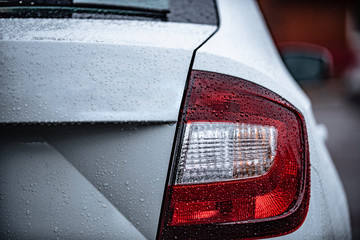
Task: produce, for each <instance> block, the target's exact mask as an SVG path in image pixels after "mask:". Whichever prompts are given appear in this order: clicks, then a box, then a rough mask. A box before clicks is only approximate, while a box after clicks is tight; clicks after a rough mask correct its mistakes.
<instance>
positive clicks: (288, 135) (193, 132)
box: [158, 71, 310, 239]
mask: <svg viewBox="0 0 360 240" xmlns="http://www.w3.org/2000/svg"><path fill="white" fill-rule="evenodd" d="M176 139H177V140H176V143H175V148H174V154H173V161H172V164H171V169H170V173H169V182H168V186H167V189H166V194H165V198H164V202H163V209H162V217H161V224H160V227H159V235H158V236H159V238H160V239H218V238H221V239H234V238H235V239H242V238H247V239H248V238H250V239H251V238H252V239H254V238H261V237H271V236H279V235H284V234H287V233H290V232H293V231H295V230H296V229H297V228H298V227H300V225H301V224H302V223H303V221H304V220H305V217H306V214H307V211H308V205H309V198H310V164H309V153H308V142H307V135H306V128H305V121H304V118H303V116H302V115H301V113H300V112H299V111H298V110H297V109H296V108H295V107H293V106H292V105H291V104H290V103H288V102H287V101H286V100H284V99H283V98H281V97H280V96H278V95H277V94H275V93H273V92H271V91H270V90H268V89H265V88H264V87H261V86H259V85H256V84H254V83H251V82H248V81H246V80H243V79H239V78H236V77H232V76H227V75H223V74H218V73H211V72H203V71H192V73H191V77H190V82H189V85H188V89H187V92H186V97H185V99H184V102H183V109H182V114H181V116H180V123H179V125H178V132H177V137H176Z"/></svg>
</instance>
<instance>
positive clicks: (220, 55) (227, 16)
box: [193, 0, 351, 239]
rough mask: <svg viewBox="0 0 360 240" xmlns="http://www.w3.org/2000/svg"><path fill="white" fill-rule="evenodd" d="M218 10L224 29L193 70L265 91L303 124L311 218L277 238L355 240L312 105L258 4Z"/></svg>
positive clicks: (223, 2)
mask: <svg viewBox="0 0 360 240" xmlns="http://www.w3.org/2000/svg"><path fill="white" fill-rule="evenodd" d="M217 4H218V11H219V16H220V27H219V29H218V31H217V32H216V33H215V34H214V35H213V36H212V37H211V39H209V40H208V41H207V42H206V43H205V44H204V45H203V46H202V47H201V48H199V49H198V51H197V52H196V56H195V59H194V65H193V69H196V70H202V71H211V72H218V73H224V74H228V75H232V76H235V77H239V78H243V79H246V80H248V81H251V82H254V83H256V84H259V85H261V86H264V87H266V88H268V89H270V90H271V91H273V92H275V93H277V94H278V95H280V96H281V97H283V98H284V99H286V100H287V101H289V102H290V103H291V104H293V105H294V106H295V107H296V108H297V109H298V110H299V111H300V112H301V113H302V114H303V116H304V118H305V122H306V126H307V131H308V142H309V148H310V150H309V151H310V162H311V171H312V172H311V198H310V207H309V212H308V217H307V218H306V219H305V222H304V224H303V225H302V226H301V227H300V228H299V229H298V230H297V231H295V232H294V233H291V234H289V235H285V236H281V237H279V238H282V239H294V238H297V239H318V238H323V239H349V238H351V230H350V216H349V210H348V205H347V200H346V195H345V192H344V189H343V187H342V185H341V182H340V179H339V176H338V174H337V172H336V169H335V167H334V164H333V163H332V160H331V158H330V155H329V154H328V152H327V149H326V147H325V144H324V140H323V138H322V136H321V134H319V131H318V125H317V124H316V121H315V119H314V116H313V113H312V109H311V103H310V101H309V99H308V98H307V96H306V95H305V93H304V92H303V91H302V90H301V89H300V87H299V85H298V84H297V83H296V82H295V81H294V79H293V78H292V77H291V75H290V74H289V72H288V71H287V69H286V68H285V66H284V64H283V62H282V60H281V58H280V56H279V54H278V52H277V50H276V48H275V46H274V43H273V41H272V39H271V36H270V33H269V31H268V30H267V28H266V24H265V21H264V19H263V17H262V16H261V14H260V10H259V8H258V6H257V4H256V2H255V1H252V0H244V1H236V0H218V1H217ZM250 23H251V24H250ZM219 46H221V47H219Z"/></svg>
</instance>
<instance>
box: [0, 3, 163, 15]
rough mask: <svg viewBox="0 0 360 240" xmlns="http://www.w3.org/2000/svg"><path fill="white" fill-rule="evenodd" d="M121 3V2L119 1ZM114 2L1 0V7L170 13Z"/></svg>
mask: <svg viewBox="0 0 360 240" xmlns="http://www.w3.org/2000/svg"><path fill="white" fill-rule="evenodd" d="M118 2H119V3H121V1H118ZM113 3H114V1H98V2H96V1H91V0H89V1H86V0H81V1H79V0H0V7H27V6H30V7H73V8H84V9H86V8H89V9H109V10H121V11H133V12H137V13H144V14H149V13H151V14H154V15H159V16H158V17H161V18H163V17H166V14H167V13H169V12H170V11H169V10H168V9H166V8H164V7H163V6H160V7H156V6H155V7H152V6H151V7H146V6H139V7H138V6H135V5H136V4H135V5H134V4H133V5H130V4H129V5H122V4H113Z"/></svg>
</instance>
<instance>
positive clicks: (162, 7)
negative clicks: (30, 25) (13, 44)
mask: <svg viewBox="0 0 360 240" xmlns="http://www.w3.org/2000/svg"><path fill="white" fill-rule="evenodd" d="M0 18H87V19H88V18H91V19H132V20H151V21H169V22H186V23H198V24H209V25H218V17H217V9H216V4H215V0H0Z"/></svg>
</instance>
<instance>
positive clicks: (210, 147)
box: [176, 122, 277, 184]
mask: <svg viewBox="0 0 360 240" xmlns="http://www.w3.org/2000/svg"><path fill="white" fill-rule="evenodd" d="M276 145H277V130H276V128H275V127H273V126H262V125H254V124H245V123H211V122H192V123H188V124H186V129H185V136H184V142H183V145H182V149H181V155H180V161H179V166H178V171H177V176H176V183H177V184H186V183H203V182H216V181H223V180H231V179H244V178H249V177H258V176H261V175H264V174H265V173H267V172H268V171H269V169H270V168H271V166H272V165H273V161H274V158H275V156H276Z"/></svg>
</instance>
